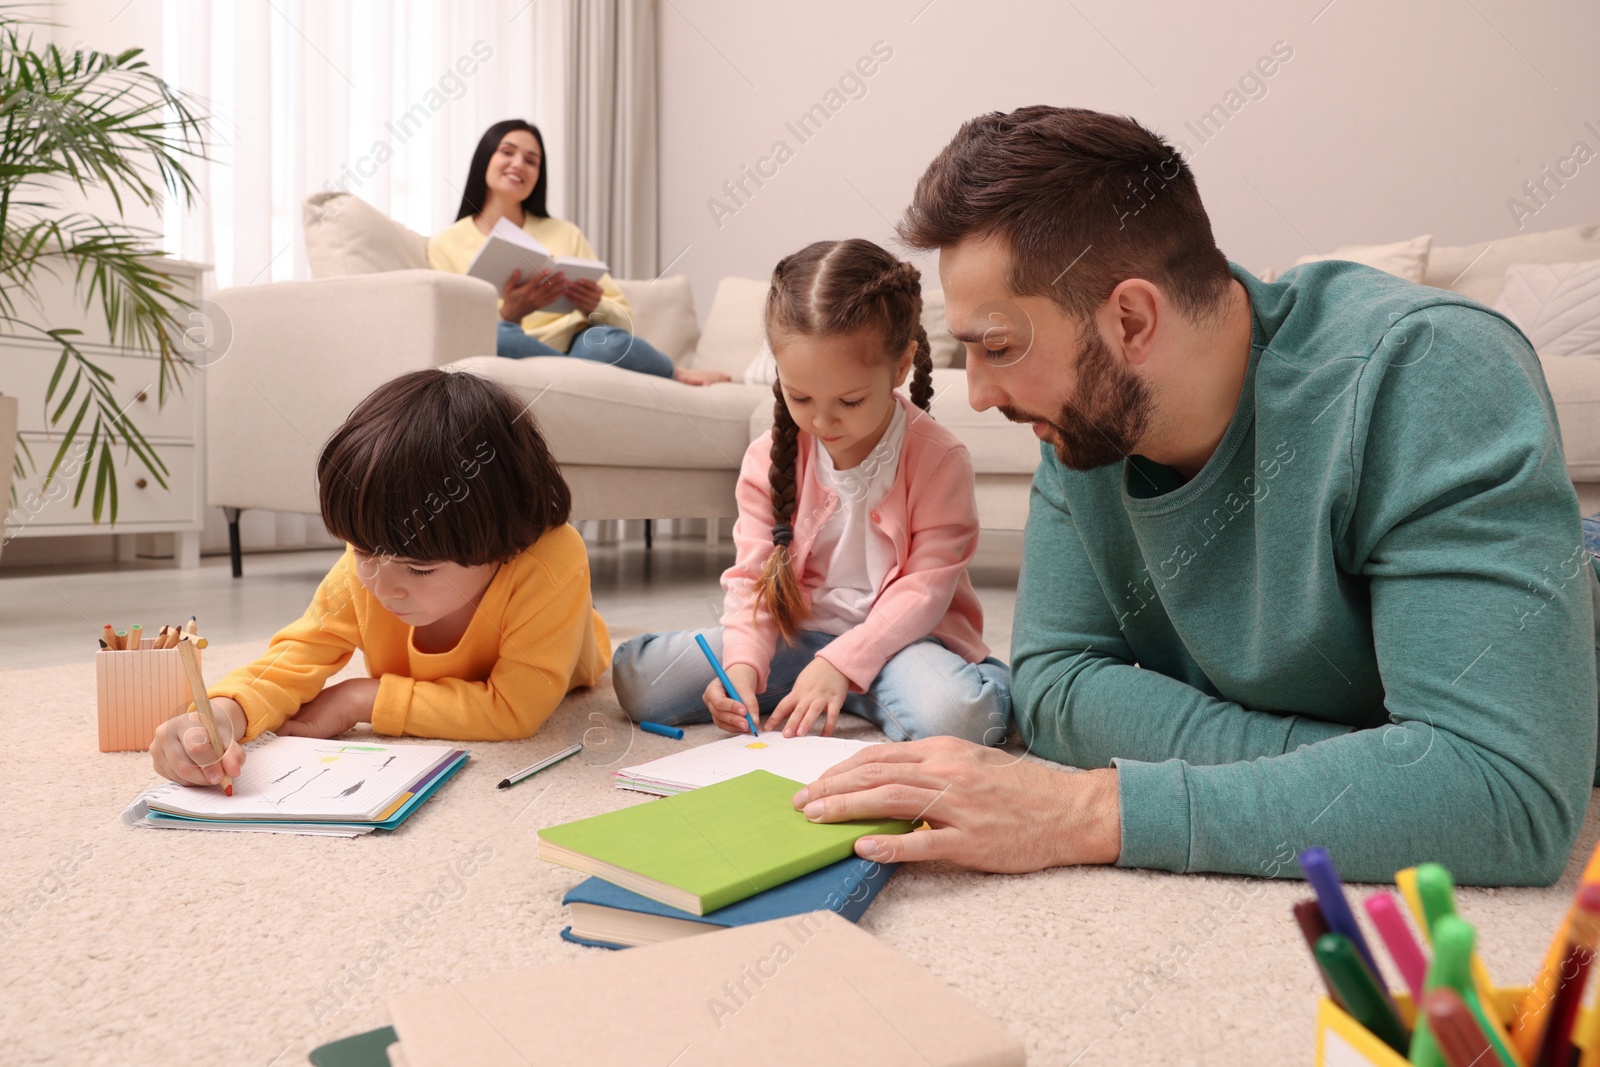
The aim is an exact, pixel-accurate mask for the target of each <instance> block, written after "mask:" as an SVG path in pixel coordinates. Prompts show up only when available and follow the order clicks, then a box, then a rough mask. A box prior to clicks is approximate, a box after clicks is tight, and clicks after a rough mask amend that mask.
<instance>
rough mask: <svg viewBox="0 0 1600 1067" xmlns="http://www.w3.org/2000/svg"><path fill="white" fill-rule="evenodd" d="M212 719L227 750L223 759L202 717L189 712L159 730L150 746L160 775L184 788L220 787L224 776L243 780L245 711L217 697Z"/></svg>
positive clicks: (151, 755)
mask: <svg viewBox="0 0 1600 1067" xmlns="http://www.w3.org/2000/svg"><path fill="white" fill-rule="evenodd" d="M211 717H212V718H213V719H215V720H216V722H217V736H218V737H219V738H220V739H221V741H222V743H223V746H224V751H223V753H222V759H220V760H219V759H217V754H216V749H214V748H212V747H211V739H210V738H209V737H207V736H206V728H205V727H204V726H202V725H201V724H200V715H199V713H198V712H193V711H186V712H184V713H183V714H182V715H174V716H173V717H172V718H170V719H168V720H167V721H166V722H164V723H162V724H161V725H160V726H157V727H156V735H155V737H154V738H153V739H152V740H151V742H150V762H151V763H152V764H154V766H155V769H156V773H157V774H159V775H161V777H163V778H167V779H170V780H172V781H174V782H181V783H183V784H184V785H216V784H218V783H219V782H221V781H222V775H223V774H224V773H226V774H227V775H228V776H229V777H230V778H237V777H239V772H240V771H241V770H243V769H244V749H242V748H240V747H239V738H241V737H243V736H244V731H245V718H244V709H243V708H241V707H240V706H239V703H238V701H235V700H230V699H229V698H227V697H215V698H213V699H212V701H211Z"/></svg>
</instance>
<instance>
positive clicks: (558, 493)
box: [317, 369, 572, 567]
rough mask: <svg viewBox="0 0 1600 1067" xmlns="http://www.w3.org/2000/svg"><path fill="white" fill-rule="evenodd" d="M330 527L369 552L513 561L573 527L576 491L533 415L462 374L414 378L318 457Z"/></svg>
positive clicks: (368, 408) (383, 392)
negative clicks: (545, 537) (565, 525)
mask: <svg viewBox="0 0 1600 1067" xmlns="http://www.w3.org/2000/svg"><path fill="white" fill-rule="evenodd" d="M317 489H318V496H319V498H320V500H321V503H322V520H323V522H324V523H325V524H326V525H327V527H328V532H330V533H332V534H333V535H334V536H335V537H338V538H340V539H342V540H344V541H346V542H348V543H349V544H351V545H353V546H354V547H355V548H356V549H358V550H359V551H362V552H365V553H368V554H370V555H375V556H381V557H384V558H391V559H404V560H411V561H415V562H429V563H438V562H450V563H457V564H460V565H461V566H464V567H471V566H477V565H480V564H484V563H493V562H495V561H497V560H508V559H511V558H513V557H515V556H517V555H518V554H519V553H521V552H522V551H523V550H524V549H526V548H527V547H528V546H529V545H532V544H533V543H534V542H535V541H537V540H539V538H540V537H542V536H543V535H544V534H545V532H546V531H547V530H550V529H552V528H553V527H556V526H559V525H561V524H563V523H565V522H566V521H567V518H568V516H569V515H570V514H571V511H572V493H571V490H569V489H568V488H567V483H566V480H565V479H564V478H563V477H562V476H561V468H560V467H559V466H558V465H557V464H556V461H555V458H554V457H553V456H552V455H551V454H550V449H549V446H548V445H546V443H545V440H544V437H543V436H542V435H541V434H540V433H539V429H538V427H537V426H536V425H535V424H534V421H533V416H532V415H531V414H530V413H529V412H528V411H527V410H526V409H525V408H524V406H523V405H522V404H521V403H520V402H519V401H518V400H517V399H516V397H515V396H513V395H512V394H511V393H510V392H509V391H508V390H507V389H505V388H504V387H503V386H500V385H498V384H496V383H494V382H491V381H489V380H487V379H484V378H480V377H478V376H477V375H474V374H468V373H465V372H452V371H445V370H439V369H429V370H420V371H414V372H412V373H410V374H405V375H402V376H400V377H399V378H396V379H394V380H393V381H390V382H385V383H384V384H383V385H380V386H379V387H378V388H377V389H374V390H373V391H372V393H371V394H370V395H369V396H367V398H366V399H365V400H363V401H362V402H361V403H360V404H358V405H356V408H355V410H354V411H352V412H351V413H350V416H349V418H347V419H346V420H345V421H344V425H342V426H340V427H339V429H337V430H335V431H334V433H333V436H332V437H330V438H329V439H328V443H327V444H326V445H324V446H323V449H322V454H321V456H320V457H319V458H318V460H317Z"/></svg>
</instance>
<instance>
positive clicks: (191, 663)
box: [178, 634, 233, 797]
mask: <svg viewBox="0 0 1600 1067" xmlns="http://www.w3.org/2000/svg"><path fill="white" fill-rule="evenodd" d="M190 636H191V635H188V634H185V635H184V638H183V639H182V640H181V641H179V642H178V658H179V659H181V660H183V670H184V673H186V674H187V675H188V676H189V692H190V693H191V694H193V696H194V710H195V711H196V712H197V713H198V714H199V716H200V725H201V726H204V727H205V728H206V737H207V739H209V740H210V742H211V751H212V752H214V753H215V754H216V757H217V759H219V760H220V759H222V754H223V753H224V752H226V751H227V748H226V746H224V745H223V743H222V737H221V736H220V735H219V734H218V733H217V720H216V718H215V717H214V716H213V715H212V714H211V700H210V699H209V698H208V697H207V696H206V680H205V679H204V678H203V677H201V674H200V660H199V658H198V657H196V656H195V654H194V650H195V647H196V646H198V647H200V648H204V647H205V640H204V638H199V639H194V640H191V639H190ZM218 784H219V785H221V786H222V791H223V792H224V793H226V794H227V795H228V796H230V797H231V796H233V779H232V778H230V777H228V772H227V771H223V772H222V781H221V782H219V783H218Z"/></svg>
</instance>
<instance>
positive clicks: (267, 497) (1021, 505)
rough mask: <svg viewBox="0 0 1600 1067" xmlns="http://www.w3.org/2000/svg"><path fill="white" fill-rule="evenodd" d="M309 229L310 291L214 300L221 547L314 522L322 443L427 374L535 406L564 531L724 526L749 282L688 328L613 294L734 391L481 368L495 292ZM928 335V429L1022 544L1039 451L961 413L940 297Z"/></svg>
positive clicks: (211, 441) (414, 244)
mask: <svg viewBox="0 0 1600 1067" xmlns="http://www.w3.org/2000/svg"><path fill="white" fill-rule="evenodd" d="M305 228H306V248H307V253H308V257H309V259H310V261H311V266H312V273H313V275H315V278H314V279H313V280H312V281H308V282H276V283H272V284H268V285H253V286H245V287H240V288H235V289H228V290H225V291H223V292H219V293H217V294H216V295H215V296H214V297H213V298H212V303H213V304H214V308H215V312H216V314H217V317H218V318H219V319H220V320H221V321H220V323H219V324H218V329H219V330H226V331H227V332H228V336H229V341H228V343H227V348H226V351H225V352H224V354H223V355H222V356H221V357H220V358H217V359H216V361H215V362H214V363H213V364H212V365H211V367H210V368H209V370H208V371H207V378H206V389H207V398H208V402H209V403H210V404H211V407H210V409H209V410H210V411H211V413H212V417H211V422H210V426H209V430H208V447H209V452H208V456H207V477H206V483H207V494H208V495H207V499H208V501H209V503H211V504H213V505H218V506H221V507H222V508H223V509H224V511H225V512H226V514H227V517H228V519H229V523H230V532H232V533H234V535H235V536H234V537H233V542H234V544H235V546H237V522H238V514H239V511H241V510H242V509H245V508H267V509H271V510H275V511H291V512H307V513H313V514H314V513H316V512H317V511H318V510H319V506H318V502H317V494H316V481H315V472H316V457H317V453H318V451H319V450H320V449H321V447H322V443H323V442H324V441H325V440H327V438H328V436H329V435H330V434H331V433H332V432H333V431H334V429H336V428H337V427H338V425H339V424H340V423H341V422H342V421H343V420H344V418H345V416H346V415H347V414H348V413H349V412H350V410H351V408H353V407H354V406H355V404H356V403H357V402H358V401H360V400H361V398H362V397H364V396H366V394H367V393H369V392H371V391H372V389H374V388H375V387H377V386H378V385H379V384H381V383H382V382H384V381H387V380H389V379H390V378H393V377H395V376H397V375H400V374H404V373H407V372H408V371H413V370H418V369H420V368H424V367H433V366H450V367H453V368H459V369H463V370H470V371H472V372H473V373H476V374H481V375H483V376H485V377H489V378H493V379H494V380H495V381H498V382H501V383H503V384H504V385H506V386H509V387H510V388H511V389H512V390H513V391H514V392H516V393H517V394H518V395H519V396H521V397H523V398H524V399H525V400H526V402H527V403H529V404H530V405H531V410H532V413H533V415H534V416H535V418H536V420H537V422H538V424H539V428H540V430H541V432H542V433H543V434H544V435H545V438H546V439H547V440H548V441H549V443H550V446H551V449H552V451H553V452H554V454H555V457H556V460H557V461H558V462H559V463H560V464H561V469H562V473H563V474H564V475H565V476H566V478H567V481H568V483H569V484H570V485H571V487H572V497H573V518H574V519H721V518H731V517H733V516H734V515H735V514H736V507H735V502H734V487H735V485H736V483H737V481H738V473H739V462H740V460H741V459H742V457H743V456H744V451H745V449H746V447H747V446H748V445H749V444H750V441H751V440H753V438H754V437H755V436H759V435H760V434H761V433H762V432H764V431H765V429H766V427H767V425H769V424H770V422H771V407H772V402H773V396H772V390H771V387H770V386H767V385H747V384H744V383H743V382H742V378H743V375H744V372H745V369H746V367H747V366H748V365H749V364H750V362H751V361H752V359H753V358H754V357H755V355H756V353H757V352H758V350H759V349H760V346H761V339H762V324H761V308H762V301H763V300H764V298H765V293H766V282H765V281H761V280H755V279H745V278H726V279H724V280H723V281H722V283H721V285H720V286H719V287H718V289H717V293H716V297H715V299H714V300H713V301H712V306H711V311H710V314H709V315H708V316H707V319H706V324H705V328H704V331H703V332H702V330H701V328H700V325H699V322H698V319H697V318H696V315H695V310H694V298H693V295H692V293H691V291H690V288H689V283H688V279H687V278H684V277H670V278H662V279H658V280H655V281H636V280H630V279H625V278H619V279H617V284H618V286H619V287H620V288H621V289H622V290H623V292H624V294H625V295H626V296H627V298H628V303H629V305H630V306H631V309H632V312H633V315H634V322H633V331H634V332H635V333H636V334H638V335H639V336H641V337H644V338H647V339H648V340H650V341H651V343H653V344H654V345H656V347H658V348H660V349H661V350H662V351H663V352H665V353H667V354H668V355H669V356H671V357H672V358H673V359H674V360H675V361H676V362H677V363H678V365H679V366H685V367H689V366H692V367H696V368H712V369H719V370H724V371H726V372H728V373H729V374H730V375H732V376H733V378H734V382H733V383H728V384H719V385H714V386H705V387H700V386H689V385H683V384H680V383H678V382H674V381H670V380H667V379H664V378H657V377H653V376H651V375H644V374H636V373H633V372H630V371H624V370H618V369H616V368H614V367H607V366H602V365H599V364H595V363H590V362H587V361H584V360H579V359H526V360H510V359H501V358H499V357H497V356H495V355H494V354H493V353H494V350H495V323H496V321H497V316H496V313H495V292H494V289H493V287H492V286H490V285H488V284H487V283H485V282H481V281H477V280H476V279H473V278H468V277H464V276H461V275H455V274H446V273H441V272H439V271H434V270H429V269H427V267H426V255H425V248H426V239H425V238H424V237H423V236H422V235H420V234H417V233H413V232H412V231H410V230H407V229H406V228H405V227H403V226H400V225H398V224H397V223H394V222H393V221H392V220H390V219H388V218H386V217H385V216H384V215H382V214H381V213H380V212H378V211H376V210H375V209H373V208H372V207H370V206H368V205H367V204H366V203H365V202H363V201H361V200H359V199H357V198H355V197H352V196H349V195H347V194H343V193H332V194H318V195H316V196H313V197H311V198H310V199H308V200H307V201H306V205H305ZM924 322H925V323H926V324H927V325H928V326H929V328H930V336H933V337H935V340H934V349H935V352H934V355H935V364H936V367H937V369H936V370H935V371H934V392H935V400H934V403H933V414H934V417H935V418H937V419H939V421H940V422H941V423H943V424H944V425H946V426H949V427H950V428H951V429H953V430H954V431H955V432H956V433H957V434H958V435H959V436H960V437H961V438H962V439H963V440H964V441H965V442H966V443H967V445H968V447H969V448H970V449H971V451H972V456H973V461H974V466H975V469H976V472H977V494H978V505H979V516H980V520H981V521H982V523H983V525H984V526H985V527H986V528H993V529H1011V530H1020V529H1021V528H1022V525H1023V523H1024V521H1025V519H1026V518H1027V507H1028V486H1029V484H1030V482H1031V481H1032V477H1033V470H1034V467H1035V466H1037V464H1038V460H1039V456H1038V442H1037V440H1036V439H1035V438H1034V436H1033V434H1032V432H1031V431H1030V430H1029V429H1028V428H1027V427H1023V426H1016V425H1013V424H1012V423H1009V422H1007V421H1006V420H1005V419H1004V418H1003V417H1002V416H1000V415H999V414H998V413H996V412H994V411H988V412H982V413H979V412H975V411H973V410H972V409H971V407H970V406H969V405H968V404H967V394H966V374H965V371H964V370H963V369H961V367H960V366H952V365H951V364H952V363H956V362H959V361H960V357H961V346H960V345H959V344H958V343H957V342H956V340H955V339H954V338H953V337H951V336H950V335H949V331H948V330H947V329H946V328H945V325H944V307H943V298H942V295H941V294H938V293H937V292H930V293H929V294H927V307H926V308H925V311H924ZM939 364H943V366H938V365H939ZM234 573H235V574H236V575H237V574H238V573H239V553H238V551H237V547H235V551H234Z"/></svg>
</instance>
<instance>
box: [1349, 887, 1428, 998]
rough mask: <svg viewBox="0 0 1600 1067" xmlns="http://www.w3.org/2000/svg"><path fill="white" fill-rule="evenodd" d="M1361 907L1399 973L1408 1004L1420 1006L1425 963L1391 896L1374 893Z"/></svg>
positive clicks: (1426, 968) (1388, 893)
mask: <svg viewBox="0 0 1600 1067" xmlns="http://www.w3.org/2000/svg"><path fill="white" fill-rule="evenodd" d="M1363 904H1364V906H1365V907H1366V909H1367V915H1368V917H1370V918H1371V919H1372V925H1374V926H1376V927H1377V928H1378V936H1379V937H1381V938H1383V943H1384V946H1385V947H1386V948H1388V950H1389V955H1390V956H1391V957H1393V958H1394V964H1395V966H1396V967H1398V968H1399V969H1400V977H1401V978H1403V979H1405V983H1406V986H1407V988H1409V989H1410V990H1411V999H1412V1002H1413V1003H1417V1004H1420V1003H1422V983H1423V979H1424V978H1426V977H1427V974H1428V961H1427V960H1426V959H1425V958H1424V957H1423V955H1422V949H1421V948H1419V947H1418V945H1417V939H1416V938H1414V937H1412V936H1411V928H1410V927H1408V926H1406V920H1405V917H1404V916H1402V915H1401V914H1400V906H1399V904H1398V903H1396V902H1395V899H1394V894H1393V893H1390V892H1387V891H1385V892H1380V893H1374V894H1372V895H1371V896H1370V897H1368V898H1367V899H1366V900H1365V901H1363Z"/></svg>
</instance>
